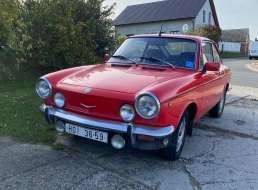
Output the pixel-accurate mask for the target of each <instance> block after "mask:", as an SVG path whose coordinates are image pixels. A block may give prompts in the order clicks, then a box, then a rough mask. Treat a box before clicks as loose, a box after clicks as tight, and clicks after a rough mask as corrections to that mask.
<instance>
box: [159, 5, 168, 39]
mask: <svg viewBox="0 0 258 190" xmlns="http://www.w3.org/2000/svg"><path fill="white" fill-rule="evenodd" d="M167 8H168V1H167V2H166V8H165V11H164V12H163V20H162V24H161V27H160V31H159V36H161V34H162V28H163V23H164V14H166V12H167Z"/></svg>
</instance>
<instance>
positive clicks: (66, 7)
mask: <svg viewBox="0 0 258 190" xmlns="http://www.w3.org/2000/svg"><path fill="white" fill-rule="evenodd" d="M25 5H26V7H27V11H26V12H27V14H26V15H24V19H25V20H26V23H27V28H28V34H29V36H30V38H29V39H28V40H27V41H26V47H27V48H26V51H27V53H26V54H27V55H29V56H30V58H29V60H30V62H32V63H35V64H40V65H43V66H46V67H51V68H53V67H54V68H58V69H63V68H68V67H72V66H78V65H85V64H92V63H97V62H100V61H101V59H102V56H103V55H104V53H105V51H107V50H108V49H111V48H113V46H114V36H113V30H112V28H111V21H110V19H109V16H110V15H111V14H112V13H113V12H112V11H113V8H114V5H112V6H110V7H104V6H103V0H88V1H84V0H73V1H71V0H28V1H26V3H25Z"/></svg>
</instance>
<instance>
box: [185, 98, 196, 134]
mask: <svg viewBox="0 0 258 190" xmlns="http://www.w3.org/2000/svg"><path fill="white" fill-rule="evenodd" d="M186 109H187V110H188V113H189V121H188V128H187V135H189V136H192V131H193V127H194V120H195V117H196V113H197V105H196V104H195V103H194V102H192V103H190V104H189V105H188V106H187V108H186Z"/></svg>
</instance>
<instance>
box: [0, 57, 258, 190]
mask: <svg viewBox="0 0 258 190" xmlns="http://www.w3.org/2000/svg"><path fill="white" fill-rule="evenodd" d="M226 62H227V61H226ZM229 62H230V61H229ZM225 64H226V63H225ZM229 64H235V62H234V61H232V63H229ZM237 64H238V63H237ZM231 70H232V72H233V73H235V71H234V70H233V68H231ZM255 76H256V78H253V79H252V80H256V81H258V75H257V74H256V75H255ZM226 103H227V104H226V106H225V110H224V113H223V115H222V117H221V118H219V119H214V118H210V117H208V116H204V117H202V118H201V119H200V120H199V121H198V122H197V123H196V125H195V128H194V130H193V136H192V137H187V139H186V142H185V146H184V149H183V152H182V155H181V158H180V159H179V160H178V161H176V162H168V161H165V160H163V159H162V158H161V157H160V153H159V151H140V150H134V149H130V148H124V149H122V150H114V149H113V148H112V147H111V146H110V145H107V144H104V143H100V142H95V141H90V140H87V139H82V138H79V137H72V136H71V137H66V136H61V135H57V141H58V142H60V143H63V144H64V145H66V148H65V150H64V151H54V150H52V149H51V148H50V147H47V146H43V145H39V144H36V145H34V144H28V143H23V142H19V141H17V140H15V139H11V138H9V137H0V150H1V151H0V163H1V165H0V189H3V190H7V189H24V190H25V189H26V190H27V189H78V190H79V189H80V190H81V189H96V190H97V189H161V190H162V189H180V190H181V189H184V190H188V189H189V190H193V189H201V190H208V189H212V190H216V189H218V190H220V189H234V190H235V189H240V190H242V189H245V190H249V189H257V187H258V146H257V142H258V126H257V123H258V88H253V87H243V86H241V85H239V86H236V85H234V86H233V89H232V91H230V92H229V93H228V94H227V102H226Z"/></svg>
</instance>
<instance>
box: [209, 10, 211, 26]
mask: <svg viewBox="0 0 258 190" xmlns="http://www.w3.org/2000/svg"><path fill="white" fill-rule="evenodd" d="M209 24H211V12H209Z"/></svg>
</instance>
